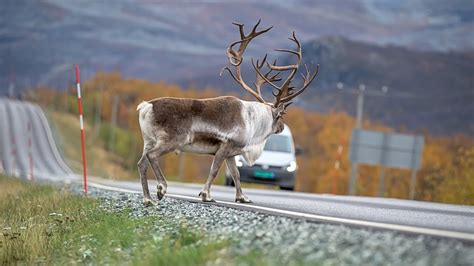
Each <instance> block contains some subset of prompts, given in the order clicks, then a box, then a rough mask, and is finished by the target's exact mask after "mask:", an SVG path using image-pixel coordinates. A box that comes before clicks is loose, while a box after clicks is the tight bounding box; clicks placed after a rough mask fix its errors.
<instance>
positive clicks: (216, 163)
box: [199, 145, 228, 202]
mask: <svg viewBox="0 0 474 266" xmlns="http://www.w3.org/2000/svg"><path fill="white" fill-rule="evenodd" d="M227 154H228V149H227V147H226V145H223V146H221V147H220V148H219V150H217V152H216V154H215V155H214V160H213V161H212V166H211V171H210V172H209V176H208V178H207V181H206V183H205V184H204V189H203V190H202V191H201V192H200V193H199V196H201V198H202V201H203V202H215V200H214V199H213V198H212V197H211V193H210V190H211V184H212V182H213V181H214V179H215V178H216V176H217V173H218V172H219V168H220V167H221V165H222V163H223V162H224V160H225V158H226V157H227Z"/></svg>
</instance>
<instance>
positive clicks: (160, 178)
mask: <svg viewBox="0 0 474 266" xmlns="http://www.w3.org/2000/svg"><path fill="white" fill-rule="evenodd" d="M172 150H174V146H172V145H166V144H162V143H158V144H157V145H155V147H154V148H153V149H152V150H150V151H149V152H147V154H146V158H147V159H148V162H149V163H150V165H151V168H152V169H153V173H154V174H155V178H156V181H157V182H158V184H157V185H156V189H157V192H156V194H157V196H158V199H159V200H161V199H162V198H163V197H164V196H165V194H166V189H167V188H168V184H167V183H166V178H165V176H164V175H163V172H162V171H161V168H160V165H159V164H158V158H159V157H160V156H163V155H165V154H167V153H169V152H170V151H172Z"/></svg>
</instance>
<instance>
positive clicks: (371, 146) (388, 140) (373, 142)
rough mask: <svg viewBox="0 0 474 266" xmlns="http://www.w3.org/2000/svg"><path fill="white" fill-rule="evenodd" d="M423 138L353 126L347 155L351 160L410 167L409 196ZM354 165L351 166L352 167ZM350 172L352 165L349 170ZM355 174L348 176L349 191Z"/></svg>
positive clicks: (385, 165)
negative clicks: (349, 177)
mask: <svg viewBox="0 0 474 266" xmlns="http://www.w3.org/2000/svg"><path fill="white" fill-rule="evenodd" d="M423 144H424V138H423V136H420V135H406V134H398V133H385V132H378V131H369V130H361V129H354V130H353V131H352V139H351V146H350V154H349V159H350V160H351V162H352V163H353V164H358V163H363V164H369V165H380V166H382V167H395V168H402V169H411V170H412V180H411V184H410V198H412V199H413V198H414V186H415V178H416V170H418V169H420V167H421V154H422V152H423ZM355 167H357V166H355ZM353 168H354V167H353ZM352 172H353V173H355V172H356V169H353V170H352ZM383 173H384V171H383V169H382V172H381V177H380V186H379V187H380V188H379V190H380V192H379V194H380V195H383ZM355 178H356V177H355V175H354V174H353V175H352V176H351V182H350V193H351V194H353V193H354V190H355Z"/></svg>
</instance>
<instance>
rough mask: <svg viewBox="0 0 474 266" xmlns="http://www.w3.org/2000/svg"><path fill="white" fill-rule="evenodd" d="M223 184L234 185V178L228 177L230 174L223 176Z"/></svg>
mask: <svg viewBox="0 0 474 266" xmlns="http://www.w3.org/2000/svg"><path fill="white" fill-rule="evenodd" d="M224 184H225V185H226V186H228V187H235V184H234V180H232V177H230V176H226V177H225V182H224Z"/></svg>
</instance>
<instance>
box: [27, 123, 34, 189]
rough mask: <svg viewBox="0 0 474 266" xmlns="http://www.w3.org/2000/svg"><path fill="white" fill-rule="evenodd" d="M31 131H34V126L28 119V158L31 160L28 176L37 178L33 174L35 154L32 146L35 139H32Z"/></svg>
mask: <svg viewBox="0 0 474 266" xmlns="http://www.w3.org/2000/svg"><path fill="white" fill-rule="evenodd" d="M31 131H32V127H31V120H28V160H29V162H30V174H29V176H28V179H29V180H35V176H34V174H33V167H34V165H33V155H32V152H31V150H32V146H33V141H32V138H31Z"/></svg>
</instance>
